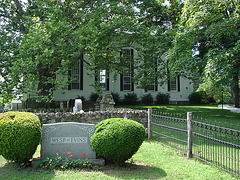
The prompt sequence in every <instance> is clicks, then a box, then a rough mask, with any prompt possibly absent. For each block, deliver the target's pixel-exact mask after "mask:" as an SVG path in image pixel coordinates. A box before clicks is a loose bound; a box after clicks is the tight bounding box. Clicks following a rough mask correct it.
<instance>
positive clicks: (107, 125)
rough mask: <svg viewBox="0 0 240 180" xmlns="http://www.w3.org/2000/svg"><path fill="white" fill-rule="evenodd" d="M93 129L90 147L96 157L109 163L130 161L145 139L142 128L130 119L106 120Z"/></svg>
mask: <svg viewBox="0 0 240 180" xmlns="http://www.w3.org/2000/svg"><path fill="white" fill-rule="evenodd" d="M95 128H96V129H95V133H94V135H93V136H92V137H91V139H90V145H91V147H92V149H93V151H94V152H95V153H96V154H97V155H98V156H101V157H103V158H105V160H106V161H107V162H111V163H123V162H124V161H126V160H128V159H130V158H131V157H132V156H133V155H134V154H135V153H136V152H137V150H138V149H139V147H140V146H141V144H142V142H143V141H144V139H145V137H146V132H145V128H144V126H143V125H142V124H140V123H138V122H136V121H133V120H130V119H124V118H111V119H106V120H103V121H101V122H99V123H98V124H97V125H96V127H95Z"/></svg>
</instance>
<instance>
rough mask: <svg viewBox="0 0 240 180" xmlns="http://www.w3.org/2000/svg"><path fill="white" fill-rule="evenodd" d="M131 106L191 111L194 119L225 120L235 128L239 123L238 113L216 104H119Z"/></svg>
mask: <svg viewBox="0 0 240 180" xmlns="http://www.w3.org/2000/svg"><path fill="white" fill-rule="evenodd" d="M123 107H124V108H131V109H139V110H147V109H148V108H152V109H153V110H158V111H161V112H165V113H175V114H176V113H177V114H182V116H185V117H186V115H187V112H192V113H193V116H194V117H195V119H194V120H197V119H196V117H197V116H198V120H199V121H204V122H205V120H206V119H207V120H208V122H210V121H212V122H213V123H214V121H215V120H216V121H217V125H219V122H221V125H225V122H227V124H228V127H230V124H231V123H233V127H234V128H235V129H236V128H237V124H239V125H240V113H236V112H231V111H229V110H226V109H221V108H219V107H217V105H199V106H197V105H195V106H194V105H159V106H121V108H123Z"/></svg>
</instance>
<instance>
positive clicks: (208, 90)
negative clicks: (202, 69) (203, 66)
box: [197, 81, 231, 103]
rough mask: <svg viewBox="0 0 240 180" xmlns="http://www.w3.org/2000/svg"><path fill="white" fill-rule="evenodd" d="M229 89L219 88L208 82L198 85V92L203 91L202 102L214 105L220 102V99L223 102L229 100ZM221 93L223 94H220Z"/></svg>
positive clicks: (225, 87)
mask: <svg viewBox="0 0 240 180" xmlns="http://www.w3.org/2000/svg"><path fill="white" fill-rule="evenodd" d="M228 90H229V88H228V87H227V86H220V85H218V84H216V83H214V82H211V81H208V82H205V83H202V84H200V85H199V88H198V89H197V92H198V91H204V92H205V97H203V98H204V100H203V101H204V102H206V103H214V102H217V103H219V102H221V101H222V98H223V100H224V101H225V102H228V101H230V100H231V94H230V93H229V92H228ZM222 91H223V92H222Z"/></svg>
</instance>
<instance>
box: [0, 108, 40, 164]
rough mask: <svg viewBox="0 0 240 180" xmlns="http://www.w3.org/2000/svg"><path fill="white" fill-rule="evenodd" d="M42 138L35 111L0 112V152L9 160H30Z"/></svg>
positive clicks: (18, 161) (22, 161) (23, 161)
mask: <svg viewBox="0 0 240 180" xmlns="http://www.w3.org/2000/svg"><path fill="white" fill-rule="evenodd" d="M40 138H41V124H40V120H39V118H38V117H37V116H36V115H34V114H33V113H27V112H7V113H3V114H0V153H1V155H2V156H3V157H4V158H5V159H6V160H9V161H15V162H17V163H25V162H28V160H29V159H31V158H32V156H33V154H34V153H35V151H36V148H37V146H38V144H39V142H40Z"/></svg>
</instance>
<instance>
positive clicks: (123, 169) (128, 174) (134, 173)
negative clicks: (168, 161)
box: [102, 162, 167, 179]
mask: <svg viewBox="0 0 240 180" xmlns="http://www.w3.org/2000/svg"><path fill="white" fill-rule="evenodd" d="M102 172H103V173H104V174H105V175H106V176H109V177H114V178H117V179H159V178H161V177H166V176H167V174H166V172H165V171H164V170H163V169H161V168H158V167H152V166H148V165H145V164H143V163H138V162H136V163H126V164H125V165H123V166H117V165H106V166H105V167H102Z"/></svg>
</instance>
